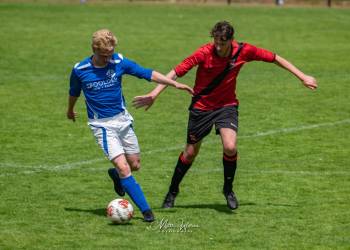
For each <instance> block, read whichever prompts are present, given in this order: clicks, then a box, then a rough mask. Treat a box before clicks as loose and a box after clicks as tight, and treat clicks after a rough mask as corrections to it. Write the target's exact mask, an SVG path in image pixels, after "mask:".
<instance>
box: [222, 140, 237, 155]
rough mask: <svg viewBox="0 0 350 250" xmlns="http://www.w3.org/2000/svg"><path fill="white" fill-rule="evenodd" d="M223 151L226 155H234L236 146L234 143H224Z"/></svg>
mask: <svg viewBox="0 0 350 250" xmlns="http://www.w3.org/2000/svg"><path fill="white" fill-rule="evenodd" d="M224 153H225V154H226V155H228V156H234V155H236V154H237V148H236V145H235V144H234V143H229V144H226V145H224Z"/></svg>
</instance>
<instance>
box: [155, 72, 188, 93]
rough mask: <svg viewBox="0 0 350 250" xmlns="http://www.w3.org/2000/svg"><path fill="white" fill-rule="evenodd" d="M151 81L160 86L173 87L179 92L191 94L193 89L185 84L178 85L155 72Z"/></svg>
mask: <svg viewBox="0 0 350 250" xmlns="http://www.w3.org/2000/svg"><path fill="white" fill-rule="evenodd" d="M151 80H152V81H154V82H157V83H160V84H165V85H169V86H173V87H175V88H177V89H180V90H186V91H187V92H188V93H190V94H193V89H192V88H191V87H189V86H187V85H185V84H182V83H179V82H177V81H174V80H173V79H170V78H168V77H166V76H165V75H163V74H161V73H159V72H157V71H153V72H152V77H151Z"/></svg>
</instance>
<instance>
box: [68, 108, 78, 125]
mask: <svg viewBox="0 0 350 250" xmlns="http://www.w3.org/2000/svg"><path fill="white" fill-rule="evenodd" d="M77 116H78V113H76V112H74V111H73V110H68V111H67V118H68V119H69V120H72V121H73V122H75V118H76V117H77Z"/></svg>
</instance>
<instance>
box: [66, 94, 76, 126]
mask: <svg viewBox="0 0 350 250" xmlns="http://www.w3.org/2000/svg"><path fill="white" fill-rule="evenodd" d="M77 100H78V97H76V96H71V95H70V96H69V97H68V109H67V118H68V119H69V120H72V121H73V122H75V118H76V117H77V113H76V112H74V106H75V103H76V102H77Z"/></svg>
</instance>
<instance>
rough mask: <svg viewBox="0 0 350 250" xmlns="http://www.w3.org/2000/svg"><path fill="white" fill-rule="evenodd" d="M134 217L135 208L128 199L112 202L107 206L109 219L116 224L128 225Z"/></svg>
mask: <svg viewBox="0 0 350 250" xmlns="http://www.w3.org/2000/svg"><path fill="white" fill-rule="evenodd" d="M133 215H134V208H133V207H132V205H131V203H130V202H129V201H128V200H126V199H115V200H112V201H111V202H110V203H109V204H108V206H107V217H108V218H109V219H110V220H111V221H112V222H113V223H116V224H124V223H128V222H129V221H130V220H131V218H132V217H133Z"/></svg>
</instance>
